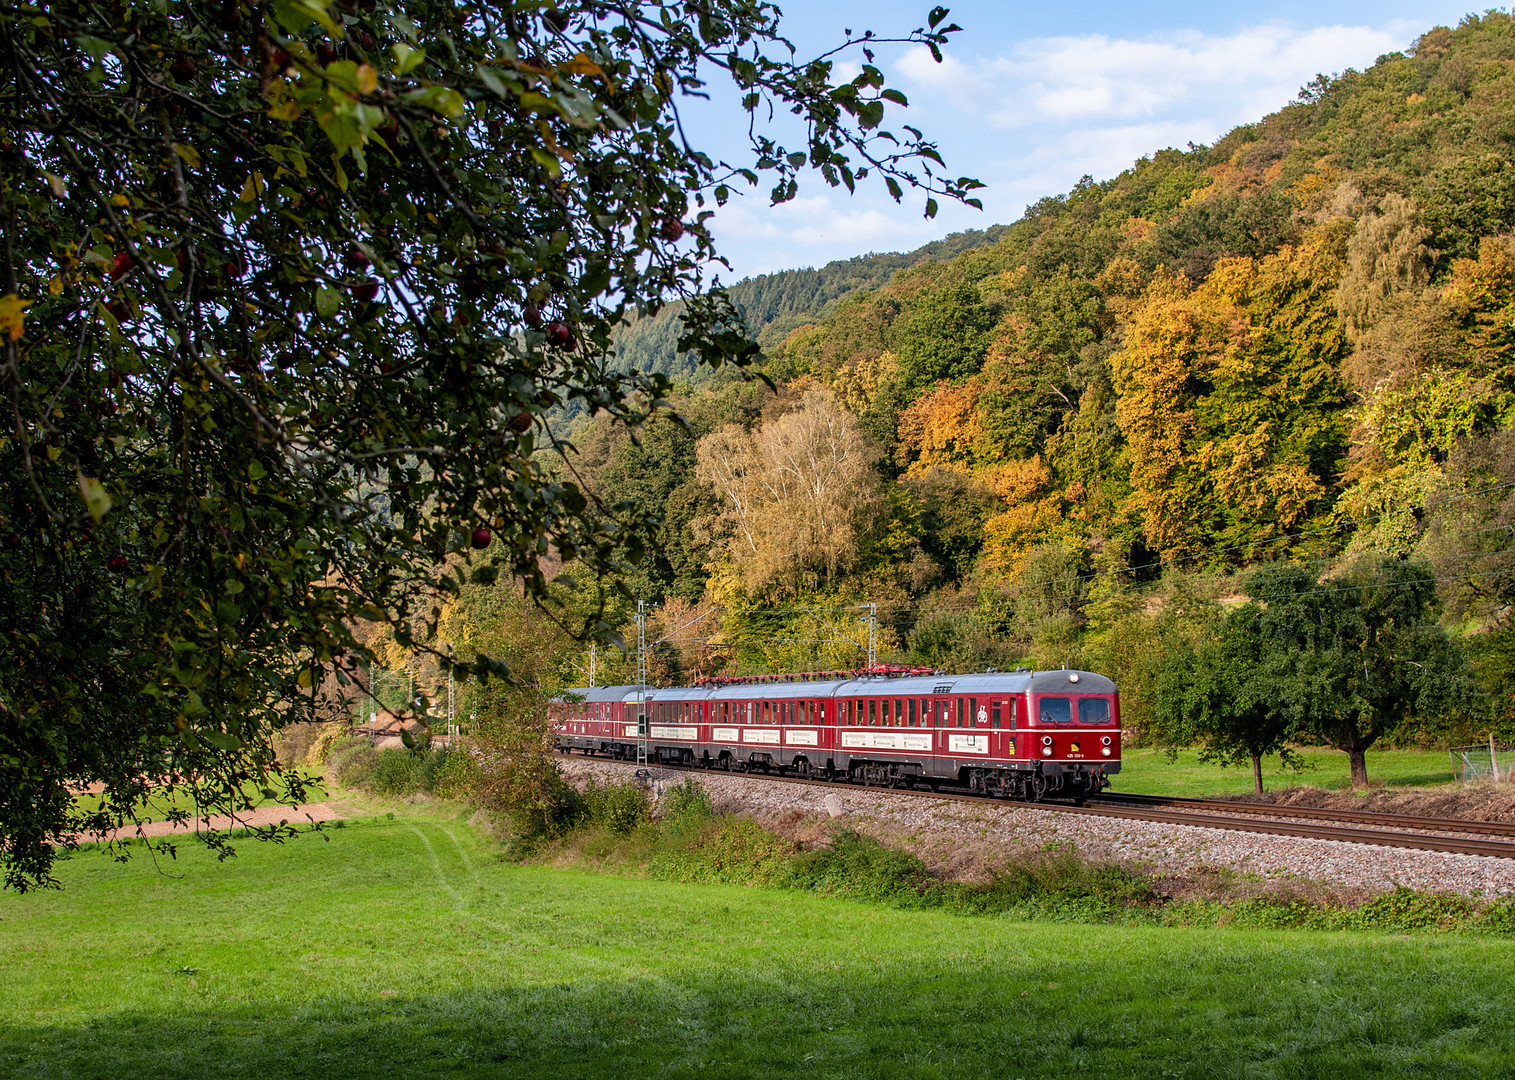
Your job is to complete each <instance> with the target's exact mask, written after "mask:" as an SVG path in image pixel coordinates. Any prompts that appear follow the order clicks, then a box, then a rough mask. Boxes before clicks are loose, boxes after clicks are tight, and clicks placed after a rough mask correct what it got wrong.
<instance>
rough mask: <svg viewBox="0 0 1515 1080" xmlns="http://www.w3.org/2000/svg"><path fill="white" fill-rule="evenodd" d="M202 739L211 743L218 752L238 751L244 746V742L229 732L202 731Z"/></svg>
mask: <svg viewBox="0 0 1515 1080" xmlns="http://www.w3.org/2000/svg"><path fill="white" fill-rule="evenodd" d="M200 738H202V739H204V740H205V741H206V742H208V743H210V744H211V745H212V746H214V747H215V748H216V749H217V750H227V751H230V750H237V749H240V748H241V746H242V740H241V739H239V738H237V737H236V736H235V735H233V734H232V733H231V732H229V731H201V732H200Z"/></svg>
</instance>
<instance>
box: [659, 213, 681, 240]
mask: <svg viewBox="0 0 1515 1080" xmlns="http://www.w3.org/2000/svg"><path fill="white" fill-rule="evenodd" d="M662 233H663V239H664V240H668V241H670V242H673V241H678V240H682V239H683V238H684V223H683V222H682V221H680V220H679V219H678V218H669V219H668V220H667V221H665V222H663V228H662Z"/></svg>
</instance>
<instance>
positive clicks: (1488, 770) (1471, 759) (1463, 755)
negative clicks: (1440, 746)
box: [1449, 742, 1515, 780]
mask: <svg viewBox="0 0 1515 1080" xmlns="http://www.w3.org/2000/svg"><path fill="white" fill-rule="evenodd" d="M1449 753H1450V754H1451V755H1452V771H1453V772H1454V773H1456V774H1457V779H1459V780H1508V779H1510V767H1511V765H1515V748H1512V747H1509V746H1496V745H1495V744H1494V743H1493V742H1486V743H1479V744H1477V745H1476V746H1454V747H1452V748H1451V750H1450V751H1449Z"/></svg>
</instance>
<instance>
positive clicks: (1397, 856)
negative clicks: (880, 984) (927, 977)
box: [562, 757, 1515, 897]
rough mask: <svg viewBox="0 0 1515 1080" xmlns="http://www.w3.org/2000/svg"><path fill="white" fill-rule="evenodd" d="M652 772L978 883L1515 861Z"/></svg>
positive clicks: (615, 773) (729, 803) (605, 772)
mask: <svg viewBox="0 0 1515 1080" xmlns="http://www.w3.org/2000/svg"><path fill="white" fill-rule="evenodd" d="M562 760H563V765H564V771H565V772H566V773H567V775H568V776H569V777H570V778H572V779H576V780H579V781H580V782H582V780H584V779H587V778H588V777H589V776H595V777H598V778H600V779H602V780H607V779H608V780H628V779H631V778H632V777H633V776H635V774H636V771H637V766H636V765H633V764H630V763H623V762H612V761H604V760H599V759H588V758H582V757H571V758H565V759H562ZM647 771H648V772H650V773H651V775H652V776H653V777H654V780H655V783H657V784H664V783H679V782H680V781H682V780H683V779H684V778H685V777H686V776H690V775H693V776H694V777H695V779H697V780H698V781H699V782H700V783H701V784H702V785H704V787H705V790H706V791H707V792H709V794H710V797H711V799H712V801H713V802H714V803H715V806H716V808H717V809H718V810H721V811H723V812H727V813H734V814H741V815H743V816H748V817H753V818H757V819H758V820H760V821H763V822H764V823H766V824H770V825H774V824H777V825H779V826H781V827H784V828H783V831H786V832H789V833H791V834H793V833H795V832H800V833H804V831H805V825H806V823H807V822H811V823H813V824H812V828H811V832H812V833H813V834H814V835H817V836H819V835H823V828H821V824H822V823H823V822H824V821H825V820H826V819H828V818H833V817H835V818H837V820H839V821H841V820H845V821H846V822H847V824H848V825H850V826H851V827H853V828H856V829H857V830H858V831H860V832H867V833H870V834H872V835H876V836H878V837H879V839H881V840H886V841H887V842H889V843H891V844H893V845H895V846H899V847H903V848H906V849H907V850H911V851H914V852H915V853H916V854H918V855H920V856H921V858H922V859H924V860H925V861H926V863H927V864H928V865H929V866H931V867H932V869H933V870H935V871H937V872H939V873H944V874H946V875H948V876H952V877H963V878H973V877H977V876H979V875H980V874H982V873H984V872H986V869H987V868H989V867H992V866H993V865H994V864H995V863H996V862H1004V861H1005V860H1007V859H1010V858H1013V857H1014V856H1015V854H1016V853H1017V852H1023V851H1026V850H1037V849H1042V850H1045V849H1047V848H1049V847H1056V846H1072V847H1074V848H1076V849H1077V850H1078V851H1079V852H1080V853H1081V854H1082V855H1083V856H1084V857H1085V858H1088V859H1092V860H1100V861H1114V862H1118V863H1121V864H1123V865H1126V866H1129V867H1131V868H1132V869H1135V870H1138V871H1141V872H1143V873H1146V874H1149V875H1152V876H1155V877H1162V878H1186V877H1194V876H1196V875H1199V876H1204V875H1213V874H1214V873H1215V871H1216V870H1217V869H1221V870H1229V871H1233V872H1235V873H1237V874H1241V875H1247V876H1252V877H1256V878H1257V879H1259V880H1262V881H1268V882H1297V883H1300V884H1305V883H1318V884H1322V885H1324V886H1327V887H1329V888H1332V889H1338V890H1339V889H1345V890H1350V891H1357V892H1369V893H1378V892H1384V891H1388V890H1390V889H1393V888H1395V887H1396V886H1400V885H1404V886H1408V887H1410V888H1413V889H1421V890H1427V891H1439V892H1456V893H1462V894H1464V895H1468V896H1482V897H1497V896H1504V895H1507V894H1510V893H1515V859H1501V858H1488V857H1484V856H1477V855H1456V854H1451V853H1447V852H1437V851H1417V850H1413V849H1409V848H1391V847H1378V846H1374V845H1369V844H1353V843H1347V842H1345V841H1337V840H1314V839H1307V838H1301V837H1289V836H1272V835H1268V834H1266V833H1247V832H1234V831H1230V830H1225V829H1207V828H1201V827H1198V826H1192V825H1173V824H1166V823H1162V822H1150V821H1134V820H1131V819H1128V818H1107V817H1099V816H1094V815H1086V814H1068V813H1060V812H1058V811H1056V810H1045V809H1039V808H1037V807H1033V806H1029V805H1026V804H1023V803H1013V804H1006V803H990V802H985V803H983V804H982V805H980V804H978V803H971V802H962V801H957V800H943V799H932V798H926V797H923V796H920V795H903V794H898V793H893V792H887V791H879V790H873V789H868V788H858V787H852V786H850V785H845V784H838V785H835V786H825V787H821V786H810V785H803V784H785V783H777V782H774V781H772V780H766V779H763V778H761V777H747V776H740V775H731V774H728V773H695V774H691V773H685V772H679V771H674V770H665V769H657V768H653V769H649V770H647ZM828 803H829V809H828ZM838 811H839V812H840V814H838ZM1281 816H1282V815H1281Z"/></svg>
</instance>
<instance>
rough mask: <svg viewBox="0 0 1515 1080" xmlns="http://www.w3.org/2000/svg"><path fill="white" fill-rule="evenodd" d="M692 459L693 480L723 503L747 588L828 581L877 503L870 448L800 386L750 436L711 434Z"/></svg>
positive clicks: (832, 406)
mask: <svg viewBox="0 0 1515 1080" xmlns="http://www.w3.org/2000/svg"><path fill="white" fill-rule="evenodd" d="M696 455H697V458H698V461H699V467H698V469H699V471H698V475H699V477H700V479H701V480H702V481H703V482H704V483H706V484H708V485H709V486H710V487H711V488H713V489H714V490H715V491H716V492H717V494H718V495H719V496H720V498H721V500H722V512H721V518H722V520H723V521H724V523H725V524H726V527H727V528H728V529H729V532H730V537H731V539H730V544H729V546H728V549H727V551H728V555H729V557H730V558H731V561H732V562H733V564H735V566H736V567H737V568H738V569H739V571H740V573H741V575H742V578H743V580H744V581H745V582H746V584H747V586H748V587H749V588H751V589H753V590H761V589H762V588H764V587H766V586H769V585H777V586H779V587H780V588H783V589H786V590H788V591H791V592H792V591H795V590H797V589H799V588H801V587H803V586H804V585H805V584H807V583H813V582H815V581H817V580H819V579H824V580H825V581H828V582H829V581H832V580H834V579H835V578H836V576H837V574H838V573H839V572H840V571H841V570H843V569H845V568H846V567H847V566H848V565H850V563H851V562H852V560H853V559H854V558H856V555H857V542H858V537H859V535H860V533H861V532H862V530H863V529H864V528H865V527H866V525H867V523H868V521H869V520H870V518H871V516H872V514H873V513H874V512H875V511H876V509H877V506H878V494H879V481H878V477H877V474H875V473H874V471H873V468H872V465H873V462H874V460H875V459H876V457H877V451H876V450H875V449H874V448H873V447H872V445H871V444H870V443H869V441H868V439H867V438H866V437H865V436H864V435H863V434H862V432H861V431H860V430H859V428H858V423H857V420H856V418H855V417H854V416H853V415H852V414H851V413H850V412H848V411H847V410H846V409H844V408H842V406H840V405H839V404H837V402H836V400H835V398H833V397H832V395H831V394H830V392H828V391H826V390H821V389H811V390H807V391H806V392H805V393H804V394H803V395H802V396H801V397H800V400H799V402H798V403H797V404H796V405H795V407H794V408H792V409H790V410H789V411H788V412H785V413H784V414H783V415H782V416H779V417H777V418H776V419H773V420H769V421H768V422H767V423H765V424H763V425H762V426H761V427H760V428H758V430H757V431H755V432H748V431H746V430H744V429H743V428H741V427H740V426H738V425H728V426H726V427H724V428H722V429H720V430H719V431H715V432H712V433H711V434H709V435H707V436H705V437H704V438H703V439H701V440H700V442H699V445H698V448H697V451H696Z"/></svg>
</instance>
